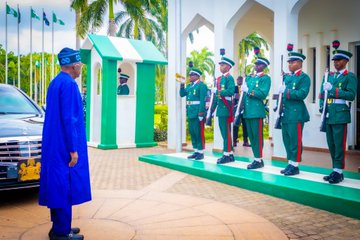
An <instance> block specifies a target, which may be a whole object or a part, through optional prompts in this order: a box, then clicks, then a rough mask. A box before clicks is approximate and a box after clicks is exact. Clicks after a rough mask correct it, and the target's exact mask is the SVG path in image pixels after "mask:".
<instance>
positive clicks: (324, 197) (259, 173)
mask: <svg viewBox="0 0 360 240" xmlns="http://www.w3.org/2000/svg"><path fill="white" fill-rule="evenodd" d="M187 155H188V154H187V153H174V154H163V155H145V156H140V157H139V160H140V161H143V162H147V163H151V164H155V165H159V166H163V167H167V168H171V169H174V170H178V171H182V172H186V173H188V174H192V175H196V176H200V177H204V178H207V179H211V180H215V181H218V182H222V183H226V184H229V185H234V186H238V187H241V188H245V189H248V190H252V191H257V192H261V193H264V194H269V195H272V196H275V197H279V198H283V199H286V200H290V201H294V202H298V203H301V204H305V205H309V206H312V207H315V208H319V209H323V210H327V211H330V212H334V213H339V214H342V215H345V216H348V217H352V218H357V219H360V174H359V173H352V172H344V176H345V180H344V181H343V182H341V183H340V184H337V185H331V184H329V183H327V182H325V181H323V180H322V177H323V176H324V175H327V174H329V173H330V172H331V169H325V168H319V167H310V166H300V174H299V175H297V176H292V177H286V176H283V175H282V174H280V170H281V169H283V168H284V167H285V166H286V163H284V162H280V161H266V160H265V161H264V162H265V167H264V168H262V169H258V170H251V171H250V170H247V169H246V166H247V164H249V162H250V159H249V158H248V157H241V156H236V157H235V158H236V161H235V162H233V163H228V164H225V165H217V164H216V159H217V158H218V157H220V155H219V154H216V153H209V152H208V153H205V159H204V160H203V161H194V160H188V159H186V156H187Z"/></svg>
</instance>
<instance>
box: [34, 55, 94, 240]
mask: <svg viewBox="0 0 360 240" xmlns="http://www.w3.org/2000/svg"><path fill="white" fill-rule="evenodd" d="M58 59H59V63H60V66H61V72H60V73H59V74H58V75H57V76H56V77H55V78H54V79H53V80H52V81H51V83H50V86H49V88H48V92H47V97H46V105H47V106H46V113H45V122H44V128H43V138H42V167H41V175H40V192H39V204H40V205H42V206H47V207H48V208H50V215H51V221H52V222H53V225H52V228H51V230H50V232H49V237H50V239H51V240H63V239H76V240H79V239H84V236H83V235H80V234H78V233H79V232H80V229H79V228H71V219H72V205H77V204H81V203H84V202H87V201H90V200H91V189H90V174H89V162H88V153H87V145H86V135H85V125H84V113H83V107H82V102H81V95H80V92H79V88H78V85H77V84H76V82H75V78H77V77H79V76H80V73H81V67H82V63H81V58H80V53H79V51H75V50H73V49H70V48H64V49H62V50H61V51H60V53H59V54H58Z"/></svg>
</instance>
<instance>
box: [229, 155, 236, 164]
mask: <svg viewBox="0 0 360 240" xmlns="http://www.w3.org/2000/svg"><path fill="white" fill-rule="evenodd" d="M229 157H230V162H235V157H234V154H230V155H229Z"/></svg>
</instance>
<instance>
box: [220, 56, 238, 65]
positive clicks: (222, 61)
mask: <svg viewBox="0 0 360 240" xmlns="http://www.w3.org/2000/svg"><path fill="white" fill-rule="evenodd" d="M222 63H225V64H227V65H229V66H230V67H233V66H234V65H235V63H234V61H233V60H231V59H230V58H227V57H222V58H221V61H220V62H219V64H222Z"/></svg>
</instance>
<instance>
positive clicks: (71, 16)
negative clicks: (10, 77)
mask: <svg viewBox="0 0 360 240" xmlns="http://www.w3.org/2000/svg"><path fill="white" fill-rule="evenodd" d="M70 2H71V1H70V0H53V1H50V0H7V4H8V5H9V6H10V7H12V8H14V9H15V10H16V9H17V4H19V8H20V13H21V23H20V34H19V35H20V53H21V54H28V53H29V52H30V7H32V8H33V10H34V11H35V12H36V14H37V15H38V16H39V17H40V19H41V20H40V21H39V20H36V19H32V26H33V27H32V39H33V41H32V49H33V52H41V51H42V9H44V11H45V13H46V16H47V18H48V19H49V21H50V23H51V22H52V12H54V13H55V14H56V16H57V18H59V19H61V20H63V21H64V22H65V25H64V26H62V25H59V24H54V53H57V52H59V51H60V50H61V49H62V48H64V47H71V48H75V47H76V37H75V12H74V10H72V9H70ZM5 4H6V2H5V0H0V32H1V33H3V34H0V44H1V45H2V46H3V48H5ZM120 9H121V6H120V5H116V6H115V12H116V11H117V10H120ZM106 18H107V17H106V16H105V19H106ZM7 22H8V24H7V25H8V37H7V39H8V41H7V42H8V52H9V51H13V52H14V54H15V55H17V53H18V50H17V19H16V18H15V17H13V16H12V15H9V14H8V15H7ZM104 23H105V24H104V27H103V29H101V30H100V31H99V33H98V34H103V35H105V34H106V28H107V22H106V21H104ZM51 30H52V26H51V25H50V26H46V25H44V50H45V52H49V53H50V52H51V45H52V44H51V41H52V36H51ZM187 46H188V47H187V55H189V54H190V52H191V51H192V50H201V49H202V48H203V47H205V46H206V47H208V49H209V50H210V51H213V50H214V35H213V33H212V32H211V31H210V30H209V29H208V28H207V27H205V26H203V27H201V28H199V33H196V32H194V43H193V44H191V43H190V41H189V40H187Z"/></svg>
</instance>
